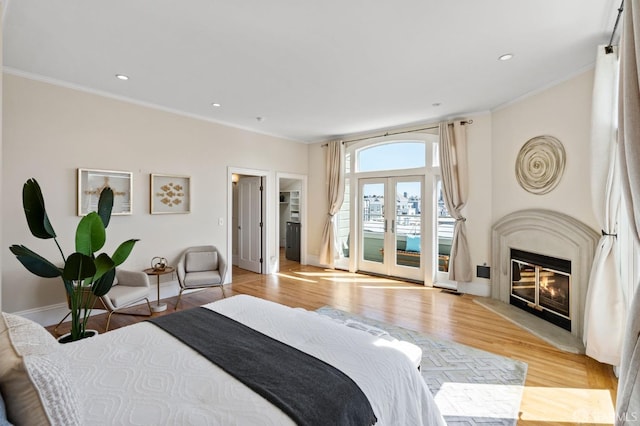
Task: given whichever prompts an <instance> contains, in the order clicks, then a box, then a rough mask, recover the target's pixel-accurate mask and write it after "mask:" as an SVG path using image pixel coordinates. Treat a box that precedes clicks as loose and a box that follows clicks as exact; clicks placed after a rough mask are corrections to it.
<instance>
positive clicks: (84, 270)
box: [62, 252, 96, 282]
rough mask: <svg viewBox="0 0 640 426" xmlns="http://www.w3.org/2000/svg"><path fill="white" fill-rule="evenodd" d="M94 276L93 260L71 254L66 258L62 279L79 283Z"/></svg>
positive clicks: (85, 256)
mask: <svg viewBox="0 0 640 426" xmlns="http://www.w3.org/2000/svg"><path fill="white" fill-rule="evenodd" d="M95 274H96V265H95V264H94V263H93V258H91V256H87V255H85V254H82V253H78V252H76V253H73V254H72V255H70V256H69V257H68V258H67V261H66V262H65V264H64V270H63V271H62V278H64V279H66V280H73V281H77V282H80V281H82V280H84V279H85V278H91V277H93V276H94V275H95Z"/></svg>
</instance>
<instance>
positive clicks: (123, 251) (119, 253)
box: [111, 239, 140, 266]
mask: <svg viewBox="0 0 640 426" xmlns="http://www.w3.org/2000/svg"><path fill="white" fill-rule="evenodd" d="M137 241H140V240H138V239H131V240H127V241H125V242H124V243H122V244H120V246H119V247H118V248H117V249H116V251H115V253H113V256H111V258H112V259H113V263H115V265H116V266H118V265H121V264H122V263H123V262H124V261H125V260H127V257H129V254H131V250H133V246H134V245H135V244H136V242H137Z"/></svg>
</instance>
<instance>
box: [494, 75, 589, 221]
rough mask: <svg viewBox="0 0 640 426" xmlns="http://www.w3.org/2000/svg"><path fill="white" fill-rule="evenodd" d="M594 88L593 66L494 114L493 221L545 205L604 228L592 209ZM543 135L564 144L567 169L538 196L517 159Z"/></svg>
mask: <svg viewBox="0 0 640 426" xmlns="http://www.w3.org/2000/svg"><path fill="white" fill-rule="evenodd" d="M592 89H593V70H590V71H587V72H584V73H583V74H580V75H578V76H577V77H574V78H572V79H571V80H568V81H566V82H563V83H561V84H559V85H557V86H554V87H552V88H550V89H548V90H545V91H543V92H540V93H538V94H536V95H534V96H530V97H528V98H526V99H523V100H521V101H519V102H514V103H512V104H511V105H508V106H506V107H504V108H502V109H500V110H498V111H495V112H494V113H493V114H492V116H493V123H492V128H493V140H492V147H493V160H492V166H493V184H492V186H493V202H492V206H493V209H492V210H493V222H495V221H497V220H498V219H500V218H502V217H503V216H504V215H506V214H508V213H511V212H514V211H516V210H522V209H529V208H542V209H549V210H555V211H558V212H561V213H565V214H567V215H569V216H572V217H574V218H576V219H578V220H581V221H582V222H584V223H585V224H587V225H588V226H591V227H593V228H594V229H596V230H597V229H599V228H598V227H597V223H596V219H595V217H594V215H593V211H592V207H591V188H590V184H591V177H590V171H589V169H590V165H591V163H590V143H589V140H590V129H591V96H592ZM540 135H551V136H554V137H556V138H558V139H559V140H560V142H562V144H563V145H564V149H565V151H566V167H565V171H564V175H563V176H562V180H561V181H560V183H559V185H558V186H557V187H556V188H555V189H554V190H553V191H551V192H549V193H548V194H544V195H534V194H530V193H529V192H527V191H525V190H524V189H522V188H521V187H520V185H519V184H518V182H517V181H516V178H515V161H516V156H517V155H518V152H519V150H520V148H521V147H522V145H523V144H524V143H525V142H527V141H528V140H529V139H531V138H533V137H535V136H540Z"/></svg>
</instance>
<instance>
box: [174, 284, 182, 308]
mask: <svg viewBox="0 0 640 426" xmlns="http://www.w3.org/2000/svg"><path fill="white" fill-rule="evenodd" d="M183 291H184V288H181V289H180V294H178V300H177V302H176V306H175V307H174V308H173V309H174V310H175V309H178V303H180V298H181V297H182V292H183Z"/></svg>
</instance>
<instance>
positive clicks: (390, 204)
mask: <svg viewBox="0 0 640 426" xmlns="http://www.w3.org/2000/svg"><path fill="white" fill-rule="evenodd" d="M358 182H359V184H358V185H359V192H358V194H359V199H360V200H359V203H358V204H359V230H360V232H359V234H360V235H359V247H360V250H359V259H358V269H359V270H360V271H363V272H372V273H376V274H382V275H388V276H393V277H399V278H407V279H411V280H417V281H424V267H425V259H424V255H423V253H424V252H425V250H424V247H425V243H426V242H425V241H424V238H422V236H423V235H424V232H423V228H424V220H423V215H422V211H423V204H422V194H423V186H424V178H423V177H421V176H402V177H384V178H383V177H381V178H363V179H359V181H358Z"/></svg>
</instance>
